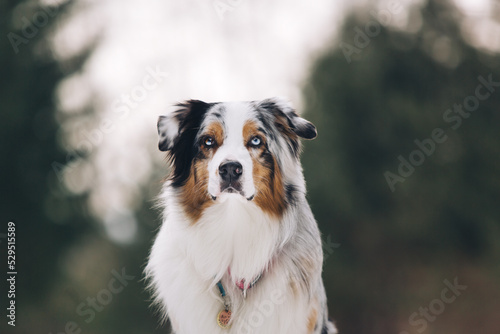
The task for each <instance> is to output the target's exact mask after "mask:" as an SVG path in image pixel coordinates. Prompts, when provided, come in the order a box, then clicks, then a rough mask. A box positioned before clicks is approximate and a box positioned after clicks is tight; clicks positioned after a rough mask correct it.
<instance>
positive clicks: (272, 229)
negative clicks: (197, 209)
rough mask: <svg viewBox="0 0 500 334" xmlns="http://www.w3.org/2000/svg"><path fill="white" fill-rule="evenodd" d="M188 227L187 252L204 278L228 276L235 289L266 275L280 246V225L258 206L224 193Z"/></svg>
mask: <svg viewBox="0 0 500 334" xmlns="http://www.w3.org/2000/svg"><path fill="white" fill-rule="evenodd" d="M217 201H218V202H217V203H215V204H214V205H212V206H211V207H209V208H207V209H206V210H205V212H204V213H203V215H202V216H201V218H200V219H199V220H198V221H197V222H196V223H195V224H192V225H191V226H189V227H188V232H189V233H190V234H191V235H190V239H189V240H190V243H189V244H188V245H187V252H188V255H189V258H190V259H191V260H192V262H193V265H194V267H195V269H196V271H197V273H199V274H200V275H201V276H202V277H203V278H204V279H206V280H214V281H215V282H216V281H218V280H220V279H221V278H222V277H223V276H224V275H227V273H228V269H229V268H230V273H231V274H230V275H229V276H230V279H231V280H232V282H233V283H234V284H235V285H236V286H238V285H241V282H247V283H248V282H252V281H253V280H255V278H256V277H257V276H259V275H261V274H262V273H263V272H265V271H266V270H267V269H268V267H269V264H270V262H271V259H272V257H273V255H274V254H275V253H276V251H277V248H278V247H279V241H280V239H279V229H280V224H279V221H277V220H276V219H273V218H271V217H270V216H269V215H267V214H265V213H264V212H263V211H262V210H261V209H260V208H259V207H258V206H257V205H255V204H254V203H252V202H249V201H247V200H246V199H244V198H242V197H241V196H239V195H236V194H227V196H221V198H219V199H217Z"/></svg>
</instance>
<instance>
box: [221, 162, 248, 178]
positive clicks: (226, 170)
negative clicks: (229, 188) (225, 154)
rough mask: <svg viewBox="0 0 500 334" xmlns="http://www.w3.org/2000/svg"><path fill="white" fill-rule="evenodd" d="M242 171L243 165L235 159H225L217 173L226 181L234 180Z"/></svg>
mask: <svg viewBox="0 0 500 334" xmlns="http://www.w3.org/2000/svg"><path fill="white" fill-rule="evenodd" d="M242 173H243V166H242V165H241V164H240V163H239V162H237V161H226V162H223V163H222V164H221V165H220V166H219V175H220V177H221V178H222V180H224V181H227V182H232V181H236V180H238V179H239V178H240V176H241V174H242Z"/></svg>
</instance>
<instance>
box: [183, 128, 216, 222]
mask: <svg viewBox="0 0 500 334" xmlns="http://www.w3.org/2000/svg"><path fill="white" fill-rule="evenodd" d="M206 136H210V137H212V138H213V139H214V140H215V141H216V144H215V145H214V147H212V148H207V147H206V146H204V144H203V143H201V146H200V154H199V155H198V156H197V157H196V158H195V159H194V160H193V164H192V165H191V172H190V174H189V178H188V179H187V181H186V184H185V185H184V186H183V187H182V190H181V203H182V205H183V207H184V211H185V212H186V214H187V215H188V217H189V218H191V221H192V223H193V224H194V223H196V221H198V219H200V217H201V215H202V213H203V211H204V210H205V209H206V208H208V207H209V206H211V205H212V204H213V200H212V199H211V198H210V195H209V194H208V178H209V174H208V162H209V161H210V160H211V159H212V157H213V156H214V154H215V152H216V151H217V148H219V147H220V146H221V145H222V143H223V141H224V130H223V128H222V125H221V124H220V123H218V122H213V123H211V124H209V125H208V126H207V128H206V130H205V131H204V134H203V135H202V138H203V137H206Z"/></svg>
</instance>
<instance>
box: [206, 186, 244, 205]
mask: <svg viewBox="0 0 500 334" xmlns="http://www.w3.org/2000/svg"><path fill="white" fill-rule="evenodd" d="M223 194H235V195H241V196H242V197H244V198H245V199H246V200H247V201H251V200H253V199H254V195H251V196H248V197H247V196H246V195H245V193H244V192H243V190H241V189H240V187H234V186H232V185H228V186H226V187H225V188H222V189H221V191H220V194H219V195H218V196H215V195H212V194H210V196H211V197H212V200H214V201H216V200H217V198H219V197H220V196H221V195H223Z"/></svg>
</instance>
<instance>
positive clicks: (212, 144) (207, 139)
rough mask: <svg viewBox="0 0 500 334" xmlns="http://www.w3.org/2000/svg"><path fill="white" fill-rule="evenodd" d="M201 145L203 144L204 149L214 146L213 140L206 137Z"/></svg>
mask: <svg viewBox="0 0 500 334" xmlns="http://www.w3.org/2000/svg"><path fill="white" fill-rule="evenodd" d="M203 144H205V146H206V147H208V148H211V147H213V146H214V145H215V140H214V139H213V138H212V137H207V138H205V140H204V141H203Z"/></svg>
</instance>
